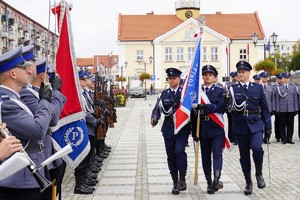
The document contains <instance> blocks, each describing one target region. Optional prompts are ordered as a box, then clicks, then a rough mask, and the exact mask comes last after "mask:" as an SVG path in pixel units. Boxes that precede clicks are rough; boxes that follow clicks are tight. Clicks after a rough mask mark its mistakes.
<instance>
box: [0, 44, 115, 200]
mask: <svg viewBox="0 0 300 200" xmlns="http://www.w3.org/2000/svg"><path fill="white" fill-rule="evenodd" d="M34 48H35V47H34V46H33V45H28V46H25V47H18V48H16V49H14V50H11V51H9V52H7V53H4V54H2V55H0V83H1V85H0V98H1V100H0V113H1V115H0V122H1V126H2V128H3V129H5V130H6V131H7V132H9V133H10V134H11V136H8V137H4V136H3V135H2V136H0V141H1V142H0V164H1V163H2V162H5V161H6V159H9V158H10V156H11V155H12V154H13V153H15V152H17V151H20V150H21V149H24V150H25V152H26V154H27V155H28V156H29V159H30V161H31V162H33V164H34V165H35V166H40V164H41V163H42V162H43V161H44V160H45V159H47V158H49V157H50V156H51V155H53V154H54V153H55V152H56V151H55V150H54V148H53V144H52V141H51V129H50V128H51V127H54V126H56V125H57V123H58V120H59V117H60V115H61V112H62V109H63V106H64V104H65V102H66V101H67V98H66V97H65V96H64V95H63V93H62V92H61V88H62V84H63V83H62V79H61V78H60V76H59V75H58V74H57V73H55V71H49V70H48V65H47V63H46V59H39V60H38V59H37V58H36V57H35V55H34ZM78 76H79V80H80V81H79V82H80V87H81V91H82V93H81V94H79V95H82V98H81V99H82V100H83V105H84V109H85V113H86V117H85V121H86V125H87V128H88V134H89V141H90V146H91V148H90V152H89V153H88V155H87V156H86V157H85V158H84V159H83V161H82V162H81V163H80V164H79V165H78V166H77V168H76V169H75V172H74V175H75V180H76V184H75V188H74V193H77V194H92V193H93V191H94V190H95V188H94V186H95V185H96V184H97V182H98V180H97V175H98V172H99V171H100V170H101V166H102V162H103V159H105V158H107V157H108V155H109V153H110V151H111V147H110V146H108V145H107V144H106V143H105V137H106V132H107V130H108V128H109V127H113V123H115V122H116V119H115V118H116V110H115V109H114V108H113V105H114V100H113V99H111V98H110V96H109V94H107V93H105V92H104V90H101V92H100V93H101V98H100V99H97V101H94V99H95V98H94V96H95V95H94V84H93V79H92V77H93V75H91V74H89V73H88V72H87V71H82V70H81V71H79V73H78ZM94 80H95V79H94ZM105 84H106V83H105V82H104V83H102V85H103V87H104V86H105V87H107V86H106V85H105ZM96 110H97V111H99V112H98V113H96ZM100 128H101V131H98V130H99V129H100ZM99 132H101V133H99ZM65 169H66V163H65V162H64V161H63V160H62V159H57V160H55V161H53V162H52V163H50V164H49V165H47V166H46V167H44V168H42V169H40V170H39V172H38V173H39V174H38V175H39V176H41V177H44V178H45V179H44V178H43V179H44V180H49V181H50V182H53V186H55V188H56V193H55V194H52V192H53V191H55V190H52V188H51V187H48V188H44V189H45V190H44V191H43V192H41V188H40V187H41V185H40V183H38V180H37V178H36V177H35V176H33V174H32V171H30V170H29V169H28V168H23V169H21V170H19V171H17V172H16V173H14V174H13V175H11V176H9V177H7V178H5V179H3V180H1V181H0V199H1V200H16V199H31V200H47V199H49V200H50V199H53V198H52V197H53V196H55V198H56V197H57V196H58V197H59V199H61V184H62V180H63V177H64V171H65Z"/></svg>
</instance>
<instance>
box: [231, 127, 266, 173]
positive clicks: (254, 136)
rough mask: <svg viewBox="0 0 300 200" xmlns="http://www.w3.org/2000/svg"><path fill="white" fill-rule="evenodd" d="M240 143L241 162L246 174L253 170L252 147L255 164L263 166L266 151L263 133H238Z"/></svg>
mask: <svg viewBox="0 0 300 200" xmlns="http://www.w3.org/2000/svg"><path fill="white" fill-rule="evenodd" d="M236 136H237V139H238V145H239V150H240V163H241V166H242V170H243V172H244V174H247V173H250V172H251V160H250V149H252V156H253V161H254V163H255V166H262V164H263V156H264V151H263V148H262V138H263V133H262V131H261V132H256V133H248V135H239V134H237V135H236Z"/></svg>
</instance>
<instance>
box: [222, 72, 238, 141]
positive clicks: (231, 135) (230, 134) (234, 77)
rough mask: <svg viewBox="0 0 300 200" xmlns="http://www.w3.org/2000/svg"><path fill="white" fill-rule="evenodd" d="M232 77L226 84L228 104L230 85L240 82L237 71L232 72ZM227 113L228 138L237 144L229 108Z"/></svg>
mask: <svg viewBox="0 0 300 200" xmlns="http://www.w3.org/2000/svg"><path fill="white" fill-rule="evenodd" d="M230 77H231V82H228V83H226V84H225V90H226V96H225V97H226V98H225V99H226V104H228V103H229V102H228V101H229V96H230V95H229V90H230V87H231V86H232V85H234V84H236V83H237V82H238V75H237V72H236V71H234V72H230ZM226 113H227V119H228V138H229V140H230V142H232V143H233V144H234V145H237V139H236V135H235V134H234V133H233V131H232V113H230V112H228V110H227V109H226Z"/></svg>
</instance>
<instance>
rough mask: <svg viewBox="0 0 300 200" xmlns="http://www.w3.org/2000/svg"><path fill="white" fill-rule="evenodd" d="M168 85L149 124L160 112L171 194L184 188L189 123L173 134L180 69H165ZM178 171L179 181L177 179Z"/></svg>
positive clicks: (154, 122) (154, 121)
mask: <svg viewBox="0 0 300 200" xmlns="http://www.w3.org/2000/svg"><path fill="white" fill-rule="evenodd" d="M166 73H167V76H168V83H169V85H170V87H169V88H168V89H166V90H164V91H163V92H162V93H161V94H160V95H159V97H158V100H157V103H156V105H155V107H154V109H153V111H152V115H151V124H152V126H155V125H156V124H157V122H158V120H159V119H160V116H161V112H162V113H163V114H164V115H165V119H164V122H163V125H162V128H161V131H162V134H163V137H164V142H165V148H166V153H167V158H168V167H169V171H170V174H171V176H172V180H173V189H172V194H175V195H177V194H179V191H183V190H186V181H185V176H186V170H187V154H186V152H185V146H186V143H187V140H188V137H189V134H190V124H189V123H188V124H187V125H185V126H184V127H183V128H182V129H181V130H180V131H179V132H178V133H177V134H176V135H175V134H174V119H173V114H174V113H175V112H176V110H177V109H178V107H179V103H180V98H181V92H182V88H181V87H179V82H180V75H181V73H182V72H181V71H180V70H178V69H176V68H168V69H167V70H166ZM178 172H179V181H178Z"/></svg>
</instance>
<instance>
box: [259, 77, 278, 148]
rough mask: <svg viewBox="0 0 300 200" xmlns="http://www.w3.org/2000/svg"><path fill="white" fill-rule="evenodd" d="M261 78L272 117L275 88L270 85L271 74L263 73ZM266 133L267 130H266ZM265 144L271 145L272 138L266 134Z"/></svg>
mask: <svg viewBox="0 0 300 200" xmlns="http://www.w3.org/2000/svg"><path fill="white" fill-rule="evenodd" d="M259 76H260V80H261V85H262V87H263V89H264V92H265V95H266V99H267V102H268V106H269V111H271V115H274V112H275V111H274V110H275V96H274V94H275V88H274V86H273V85H270V84H269V83H268V77H269V74H268V72H261V73H260V74H259ZM265 132H266V130H265ZM263 142H264V143H265V144H267V143H269V144H270V136H269V137H267V134H266V133H264V138H263Z"/></svg>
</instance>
